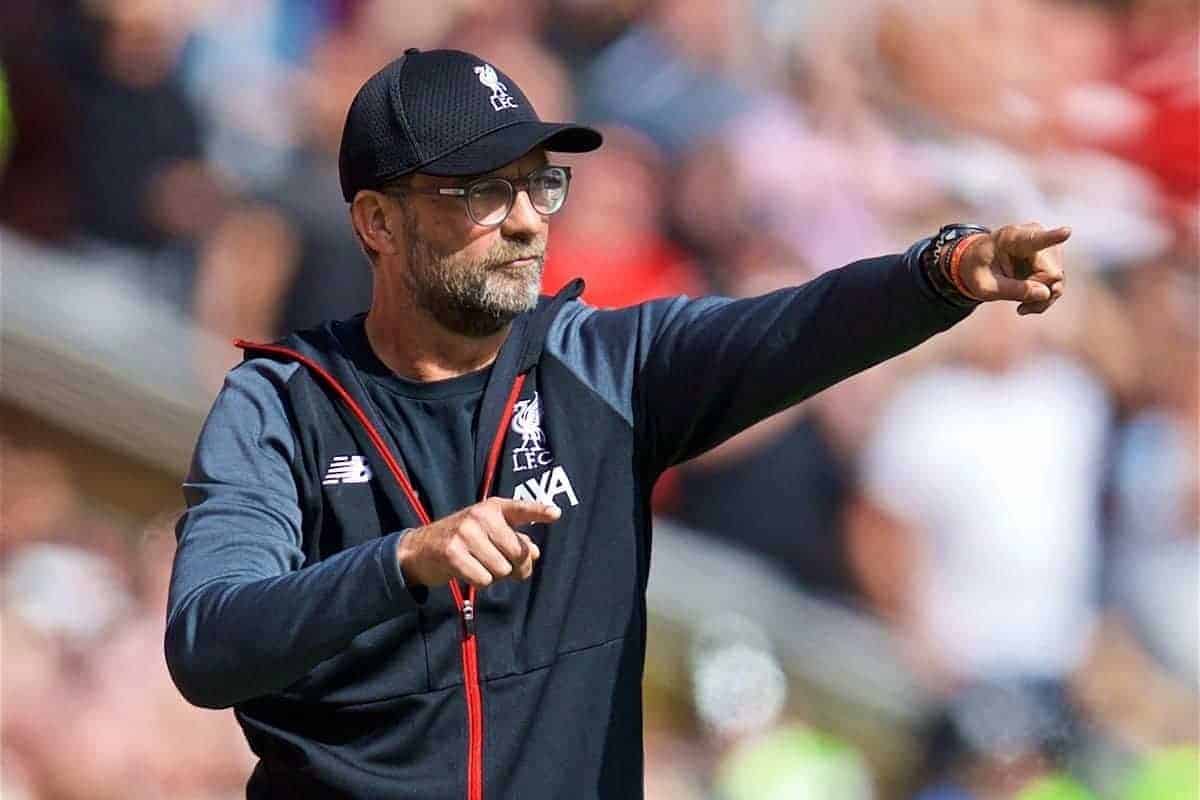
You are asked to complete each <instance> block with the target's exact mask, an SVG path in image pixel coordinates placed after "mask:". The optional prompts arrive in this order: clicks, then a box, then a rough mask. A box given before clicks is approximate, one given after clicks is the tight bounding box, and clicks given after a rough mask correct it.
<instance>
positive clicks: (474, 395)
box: [333, 314, 492, 519]
mask: <svg viewBox="0 0 1200 800" xmlns="http://www.w3.org/2000/svg"><path fill="white" fill-rule="evenodd" d="M365 319H366V317H365V315H361V314H360V315H358V316H356V317H354V318H353V319H350V320H348V321H346V322H338V323H334V328H333V330H334V333H335V334H336V335H337V337H338V339H339V341H341V343H342V347H343V348H345V350H346V352H347V354H349V355H350V357H351V359H352V360H353V362H354V366H355V367H356V368H357V369H358V372H359V374H360V375H361V376H362V380H363V385H364V386H365V387H366V390H367V397H368V398H369V399H370V401H371V403H372V404H373V405H374V406H375V409H376V410H377V411H378V412H379V416H380V417H381V418H382V419H383V421H384V424H385V426H386V433H387V434H391V440H392V441H391V442H390V444H393V445H394V446H395V448H396V450H395V452H396V453H397V454H398V455H399V456H400V462H401V463H402V464H403V465H404V469H405V471H406V472H407V473H408V477H409V479H410V480H411V481H412V483H413V487H414V488H415V489H416V490H417V493H418V494H419V495H420V497H421V501H422V502H423V503H424V504H425V509H426V510H427V511H428V512H429V513H430V515H431V516H432V517H433V519H439V518H440V517H444V516H446V515H448V514H451V513H453V512H455V511H458V510H460V509H462V508H466V507H467V506H469V505H471V504H472V503H475V502H476V501H477V500H478V499H479V497H478V491H479V489H478V487H477V486H475V485H474V483H475V477H474V476H475V462H474V459H475V436H476V433H477V430H478V427H479V406H480V402H481V401H482V399H483V390H484V387H485V386H486V385H487V380H488V376H489V375H490V374H491V371H492V368H491V367H485V368H483V369H481V370H477V371H475V372H470V373H468V374H466V375H460V376H459V377H457V378H449V379H447V380H443V381H430V382H427V383H422V382H420V381H412V380H408V379H407V378H402V377H400V376H399V375H396V374H395V373H394V372H392V371H391V370H390V369H388V368H387V365H386V364H384V363H383V362H382V361H380V360H379V357H378V356H376V355H375V352H374V350H372V349H371V343H370V341H369V340H368V339H367V335H366V329H365V327H364V321H365Z"/></svg>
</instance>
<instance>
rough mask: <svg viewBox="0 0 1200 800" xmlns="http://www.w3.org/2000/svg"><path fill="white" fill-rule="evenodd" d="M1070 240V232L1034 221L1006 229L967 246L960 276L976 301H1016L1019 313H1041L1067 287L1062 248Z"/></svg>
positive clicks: (973, 241)
mask: <svg viewBox="0 0 1200 800" xmlns="http://www.w3.org/2000/svg"><path fill="white" fill-rule="evenodd" d="M1070 236H1071V229H1070V228H1054V229H1052V230H1046V229H1045V228H1043V227H1042V226H1041V225H1038V224H1037V223H1036V222H1031V223H1028V224H1026V225H1005V226H1004V227H1003V228H1000V229H999V230H996V231H993V232H992V233H991V234H986V235H981V236H978V237H975V238H974V239H973V240H972V241H971V242H969V243H968V244H966V245H965V246H966V248H967V249H966V251H965V252H963V254H962V256H961V259H962V260H961V262H960V264H959V277H960V278H961V279H962V283H963V286H965V287H966V289H967V290H968V291H969V292H970V293H971V294H972V295H973V296H974V297H975V298H976V299H978V300H985V301H987V300H1012V301H1016V302H1018V303H1020V304H1021V305H1019V306H1017V313H1018V314H1041V313H1042V312H1043V311H1045V310H1046V309H1048V308H1049V307H1050V306H1052V305H1054V303H1055V301H1056V300H1058V298H1060V297H1062V295H1063V291H1064V289H1065V288H1066V275H1065V274H1064V273H1063V266H1062V248H1060V247H1058V245H1060V244H1062V243H1063V242H1065V241H1066V240H1067V239H1068V238H1070Z"/></svg>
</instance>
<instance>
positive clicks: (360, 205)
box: [350, 189, 402, 255]
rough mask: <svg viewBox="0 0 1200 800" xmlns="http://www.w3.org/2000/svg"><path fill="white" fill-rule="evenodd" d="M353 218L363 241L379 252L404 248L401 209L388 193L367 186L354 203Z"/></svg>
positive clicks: (352, 206)
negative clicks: (401, 245) (375, 190)
mask: <svg viewBox="0 0 1200 800" xmlns="http://www.w3.org/2000/svg"><path fill="white" fill-rule="evenodd" d="M350 222H351V224H352V225H354V230H355V232H356V233H357V234H358V238H359V240H360V241H362V243H363V244H364V245H365V246H366V247H368V248H369V249H371V250H373V251H374V252H376V253H379V254H382V255H394V254H396V253H398V252H400V244H401V242H400V238H401V235H402V232H401V230H400V220H399V209H397V208H396V206H395V203H390V202H388V200H387V199H386V197H385V195H383V194H380V193H379V192H374V191H370V190H366V189H364V190H363V191H360V192H359V193H358V194H356V195H355V196H354V202H352V203H351V204H350Z"/></svg>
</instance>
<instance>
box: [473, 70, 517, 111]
mask: <svg viewBox="0 0 1200 800" xmlns="http://www.w3.org/2000/svg"><path fill="white" fill-rule="evenodd" d="M475 74H476V75H478V76H479V82H480V83H482V84H483V85H484V86H486V87H487V88H489V89H491V90H492V96H491V97H490V98H488V99H489V100H491V101H492V108H494V109H495V110H497V111H502V110H504V109H506V108H516V107H517V103H516V101H514V100H513V99H512V95H510V94H509V93H508V87H507V86H505V85H504V84H503V83H501V82H500V76H499V75H497V74H496V70H495V69H494V68H493V67H492V65H491V64H483V65H481V66H478V67H476V68H475Z"/></svg>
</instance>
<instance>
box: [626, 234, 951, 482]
mask: <svg viewBox="0 0 1200 800" xmlns="http://www.w3.org/2000/svg"><path fill="white" fill-rule="evenodd" d="M927 243H928V240H922V241H920V242H918V243H917V244H915V245H913V247H911V248H910V249H909V250H908V252H906V253H904V254H902V255H890V256H882V257H879V258H871V259H867V260H863V261H856V262H854V263H853V264H849V265H847V266H844V267H841V268H840V269H834V270H830V271H829V272H826V273H824V274H822V275H820V276H819V277H817V278H815V279H814V280H811V281H809V282H808V283H805V284H803V285H801V286H797V287H793V288H787V289H781V290H779V291H776V292H772V293H770V294H767V295H763V296H761V297H753V298H747V299H743V300H730V299H728V298H719V297H718V298H704V299H701V300H688V299H687V298H676V299H673V300H666V301H658V302H655V303H649V304H646V305H645V306H643V307H642V314H643V315H648V317H649V319H643V320H642V321H641V323H640V325H639V328H640V330H641V331H643V334H642V335H640V336H639V337H638V338H639V341H640V342H641V343H642V344H639V347H644V351H643V353H641V354H639V360H640V361H641V364H640V368H639V380H638V381H637V385H638V387H639V389H638V394H637V397H636V398H635V407H636V408H637V409H638V412H639V414H638V415H639V417H640V420H639V422H640V428H641V431H640V433H639V436H640V437H641V439H642V442H643V445H644V446H645V447H646V448H647V453H648V456H649V464H648V466H649V468H650V469H652V470H657V471H661V470H663V469H666V468H667V467H670V466H672V465H674V464H677V463H679V462H681V461H685V460H687V459H689V458H693V457H694V456H697V455H699V454H700V453H703V452H704V451H706V450H708V449H710V448H712V447H715V446H716V445H718V444H720V443H721V442H722V441H724V440H725V439H727V438H729V437H730V436H733V435H734V434H736V433H738V432H739V431H741V430H743V429H745V428H747V427H749V426H751V425H753V424H754V423H755V422H758V421H759V420H761V419H763V418H765V417H768V416H770V415H771V414H774V413H775V412H777V411H780V410H782V409H784V408H786V407H787V406H790V405H793V404H795V403H798V402H800V401H801V400H804V399H805V398H807V397H811V396H812V395H814V394H816V393H817V392H820V391H821V390H822V389H825V388H827V387H829V386H832V385H833V384H835V383H838V382H839V381H841V380H843V379H844V378H847V377H849V376H851V375H854V374H855V373H857V372H861V371H863V370H865V369H867V368H868V367H871V366H873V365H875V364H878V363H879V362H881V361H885V360H886V359H889V358H891V357H892V356H895V355H898V354H900V353H903V352H905V351H906V350H909V349H910V348H912V347H915V346H916V345H918V344H920V343H921V342H923V341H925V340H926V339H928V338H930V337H931V336H933V335H934V334H936V333H939V332H941V331H944V330H946V329H948V328H949V327H951V326H952V325H954V324H955V323H956V322H958V321H960V320H962V319H963V318H965V317H966V316H967V315H968V314H969V313H970V310H971V309H970V308H967V309H964V308H960V307H958V306H955V305H953V304H952V303H950V302H949V301H947V300H945V299H944V298H942V297H941V296H939V295H938V294H937V293H936V291H935V290H934V289H933V287H932V285H931V284H930V283H929V279H928V278H927V277H926V276H925V275H924V273H923V271H922V269H921V266H920V259H919V255H920V253H921V251H922V250H923V248H924V246H925V245H926V244H927ZM647 331H649V332H651V334H650V336H649V337H647V336H646V335H645V333H644V332H647Z"/></svg>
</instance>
